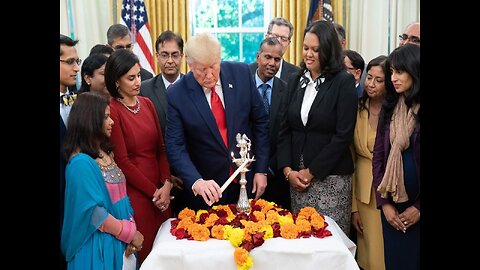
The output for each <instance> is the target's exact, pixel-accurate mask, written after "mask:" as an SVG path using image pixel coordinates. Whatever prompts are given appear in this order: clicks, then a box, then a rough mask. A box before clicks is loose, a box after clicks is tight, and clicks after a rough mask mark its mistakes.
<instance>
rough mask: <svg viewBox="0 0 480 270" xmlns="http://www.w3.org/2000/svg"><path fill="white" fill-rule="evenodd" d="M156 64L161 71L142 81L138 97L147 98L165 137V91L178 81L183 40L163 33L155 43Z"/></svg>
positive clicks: (174, 35)
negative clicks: (153, 108) (155, 111)
mask: <svg viewBox="0 0 480 270" xmlns="http://www.w3.org/2000/svg"><path fill="white" fill-rule="evenodd" d="M155 49H156V51H157V53H156V56H157V63H158V66H159V67H160V70H161V71H162V72H161V74H158V75H157V76H155V77H153V78H151V79H148V80H145V81H142V85H141V86H140V95H141V96H144V97H148V98H149V99H150V100H151V101H152V102H153V105H154V106H155V109H156V110H157V115H158V120H159V121H160V127H161V128H162V134H163V137H165V126H166V125H167V89H169V88H170V87H171V86H172V85H173V83H175V82H176V81H178V80H180V78H181V77H182V76H183V74H181V73H180V65H181V64H182V60H183V39H182V37H181V36H179V35H177V34H175V33H174V32H172V31H165V32H163V33H161V34H160V36H158V38H157V41H156V42H155Z"/></svg>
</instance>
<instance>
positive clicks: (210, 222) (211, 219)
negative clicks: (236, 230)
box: [205, 213, 219, 227]
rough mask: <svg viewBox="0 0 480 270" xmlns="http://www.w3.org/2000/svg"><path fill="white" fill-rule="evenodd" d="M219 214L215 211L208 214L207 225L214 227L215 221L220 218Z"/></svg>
mask: <svg viewBox="0 0 480 270" xmlns="http://www.w3.org/2000/svg"><path fill="white" fill-rule="evenodd" d="M218 218H219V217H218V216H217V214H215V213H212V214H210V215H209V216H208V218H207V220H205V226H207V227H212V226H213V225H214V224H215V222H216V221H217V220H218Z"/></svg>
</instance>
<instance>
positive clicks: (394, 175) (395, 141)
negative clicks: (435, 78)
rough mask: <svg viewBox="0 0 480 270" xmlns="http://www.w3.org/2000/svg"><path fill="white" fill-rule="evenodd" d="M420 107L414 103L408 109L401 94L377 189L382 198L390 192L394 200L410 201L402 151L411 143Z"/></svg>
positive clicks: (399, 201)
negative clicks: (405, 180) (386, 157)
mask: <svg viewBox="0 0 480 270" xmlns="http://www.w3.org/2000/svg"><path fill="white" fill-rule="evenodd" d="M419 108H420V104H414V105H413V106H412V108H410V109H408V108H407V105H406V104H405V97H404V96H403V95H400V97H399V99H398V102H397V105H396V106H395V109H394V110H393V115H392V121H391V122H390V144H391V146H392V148H391V150H390V154H389V155H388V159H387V165H386V168H385V174H384V175H383V179H382V182H381V183H380V185H379V186H378V188H377V191H378V192H380V194H381V196H382V198H387V195H388V193H389V192H390V193H391V194H392V198H393V201H394V202H396V203H402V202H406V201H408V195H407V192H406V191H405V184H404V179H403V159H402V151H403V150H405V149H407V148H408V146H409V145H410V135H412V132H413V129H414V128H415V124H416V121H415V117H414V114H416V113H417V112H418V109H419Z"/></svg>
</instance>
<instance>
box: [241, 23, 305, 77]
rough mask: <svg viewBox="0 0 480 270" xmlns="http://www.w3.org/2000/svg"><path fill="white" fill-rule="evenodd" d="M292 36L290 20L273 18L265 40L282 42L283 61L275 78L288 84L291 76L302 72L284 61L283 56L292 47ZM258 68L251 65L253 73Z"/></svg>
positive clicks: (253, 64)
mask: <svg viewBox="0 0 480 270" xmlns="http://www.w3.org/2000/svg"><path fill="white" fill-rule="evenodd" d="M292 36H293V25H292V23H290V22H289V21H288V20H286V19H284V18H281V17H277V18H273V19H272V20H271V21H270V23H269V24H268V30H267V33H266V34H265V38H268V37H274V38H277V39H278V41H280V44H281V45H282V61H281V62H280V68H279V69H278V71H277V73H276V74H275V76H277V77H278V78H280V79H282V80H284V81H285V82H288V77H290V75H291V74H295V73H296V72H298V71H299V70H300V68H299V67H297V66H295V65H293V64H291V63H289V62H287V61H285V60H284V59H283V55H284V54H285V52H286V51H287V49H288V47H289V46H290V42H292ZM257 67H258V65H257V63H252V64H250V70H251V72H252V73H253V72H255V71H256V70H257Z"/></svg>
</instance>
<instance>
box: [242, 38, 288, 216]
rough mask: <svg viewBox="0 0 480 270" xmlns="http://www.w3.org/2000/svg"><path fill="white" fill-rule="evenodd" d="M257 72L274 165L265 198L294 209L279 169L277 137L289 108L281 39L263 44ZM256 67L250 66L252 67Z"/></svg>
mask: <svg viewBox="0 0 480 270" xmlns="http://www.w3.org/2000/svg"><path fill="white" fill-rule="evenodd" d="M256 59H257V62H256V63H257V66H258V68H257V70H256V71H255V72H254V73H253V74H252V75H253V79H254V81H255V85H256V86H257V89H258V91H259V93H260V96H262V98H263V99H264V105H265V107H266V110H267V112H268V113H269V118H270V119H269V138H270V162H269V168H268V175H267V183H268V184H267V188H266V189H265V193H264V194H263V196H262V198H264V199H265V200H268V201H273V202H275V203H277V204H279V205H281V206H282V207H283V208H285V209H290V187H289V185H288V182H287V181H285V177H284V176H283V173H282V171H281V170H278V168H277V145H276V144H277V137H278V132H279V130H280V122H281V120H282V118H281V116H280V113H279V111H280V108H283V107H286V106H288V100H289V99H288V96H287V94H288V89H287V83H286V82H284V81H283V80H282V79H279V78H277V77H275V74H276V73H277V71H278V69H279V68H280V62H281V61H282V45H281V43H280V41H278V39H277V38H274V37H270V38H266V39H264V40H263V41H262V42H261V43H260V48H259V51H258V52H257V58H256ZM252 65H253V64H250V67H251V66H252Z"/></svg>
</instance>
